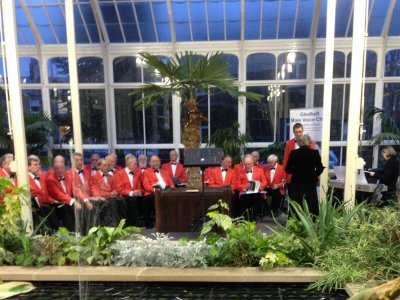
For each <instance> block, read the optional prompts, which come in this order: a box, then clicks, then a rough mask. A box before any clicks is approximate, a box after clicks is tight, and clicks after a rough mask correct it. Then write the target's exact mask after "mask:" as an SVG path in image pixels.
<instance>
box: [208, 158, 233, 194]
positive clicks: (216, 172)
mask: <svg viewBox="0 0 400 300" xmlns="http://www.w3.org/2000/svg"><path fill="white" fill-rule="evenodd" d="M208 186H209V187H230V188H231V191H232V192H234V191H235V189H236V173H235V171H234V170H233V169H232V157H231V156H230V155H228V154H227V155H225V156H224V157H223V158H222V161H221V166H220V167H217V168H212V169H211V170H210V175H209V182H208Z"/></svg>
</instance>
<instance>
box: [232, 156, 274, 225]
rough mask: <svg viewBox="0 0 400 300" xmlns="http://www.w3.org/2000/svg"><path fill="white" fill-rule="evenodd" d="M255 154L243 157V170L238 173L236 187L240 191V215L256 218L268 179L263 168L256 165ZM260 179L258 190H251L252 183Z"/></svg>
mask: <svg viewBox="0 0 400 300" xmlns="http://www.w3.org/2000/svg"><path fill="white" fill-rule="evenodd" d="M253 161H254V160H253V156H252V155H251V154H247V155H245V157H244V158H243V166H244V169H243V170H239V172H238V173H237V174H236V179H237V181H236V188H237V190H238V191H239V200H238V202H239V203H238V209H239V210H238V211H239V214H240V215H244V216H245V217H249V218H250V219H251V220H256V217H257V216H258V215H259V211H260V206H261V202H262V199H263V197H262V195H261V194H260V192H261V191H263V190H264V189H265V186H266V185H267V180H266V178H265V174H264V172H263V170H262V169H261V168H257V167H254V163H253ZM256 181H258V182H259V188H258V190H256V191H253V190H251V188H252V185H254V183H255V182H256Z"/></svg>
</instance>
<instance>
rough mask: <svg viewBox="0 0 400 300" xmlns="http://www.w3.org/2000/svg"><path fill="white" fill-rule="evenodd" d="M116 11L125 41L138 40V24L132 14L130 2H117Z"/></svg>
mask: <svg viewBox="0 0 400 300" xmlns="http://www.w3.org/2000/svg"><path fill="white" fill-rule="evenodd" d="M117 7H118V13H119V16H120V18H121V23H122V28H123V29H124V34H125V38H126V41H127V42H131V43H132V42H140V37H139V32H138V26H137V23H136V18H135V15H134V14H133V7H132V3H118V4H117Z"/></svg>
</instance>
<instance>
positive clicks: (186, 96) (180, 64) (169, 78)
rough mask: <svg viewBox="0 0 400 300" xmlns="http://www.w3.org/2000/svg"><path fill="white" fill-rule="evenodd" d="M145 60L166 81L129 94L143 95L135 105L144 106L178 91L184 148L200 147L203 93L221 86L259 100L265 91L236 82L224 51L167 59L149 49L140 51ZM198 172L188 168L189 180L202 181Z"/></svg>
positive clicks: (147, 85)
mask: <svg viewBox="0 0 400 300" xmlns="http://www.w3.org/2000/svg"><path fill="white" fill-rule="evenodd" d="M140 55H141V57H142V59H143V61H144V63H145V64H147V65H148V66H149V67H151V68H153V69H154V70H155V72H156V73H157V74H159V76H160V77H161V78H163V82H161V83H160V84H153V83H148V84H146V85H144V86H141V87H138V88H135V89H134V90H133V91H132V92H131V93H130V95H139V97H141V98H140V99H138V100H137V101H136V102H135V106H136V107H137V108H139V109H144V108H146V107H149V106H153V105H155V104H156V103H157V101H158V100H159V99H160V98H162V97H164V96H167V95H171V94H176V95H178V96H179V97H180V99H181V102H182V104H183V108H184V110H185V111H186V116H185V120H184V125H183V141H182V142H183V144H184V146H185V149H188V148H192V149H193V148H194V149H196V148H199V147H200V143H201V135H200V123H201V122H202V121H204V120H205V118H204V117H203V116H202V115H201V114H200V112H199V110H198V100H199V96H200V95H201V94H208V93H211V92H212V91H215V90H218V91H219V92H222V93H224V92H225V93H229V94H230V95H232V96H233V97H246V98H247V99H250V100H257V101H260V100H261V98H262V95H260V94H256V93H251V92H242V91H239V90H238V87H237V86H236V85H235V78H234V77H232V76H231V75H230V74H229V69H228V63H227V62H226V60H225V59H224V55H223V53H221V52H215V53H211V54H206V55H199V54H196V53H193V52H189V51H186V52H185V53H178V54H176V55H175V56H173V57H171V58H170V59H169V60H168V62H164V61H163V59H162V58H160V57H157V56H154V55H151V54H149V53H141V54H140ZM191 173H193V174H196V173H197V174H198V173H199V172H198V170H192V172H191V171H190V170H189V171H188V178H189V183H190V181H192V182H193V181H199V180H200V179H199V178H195V176H194V175H193V177H192V175H191Z"/></svg>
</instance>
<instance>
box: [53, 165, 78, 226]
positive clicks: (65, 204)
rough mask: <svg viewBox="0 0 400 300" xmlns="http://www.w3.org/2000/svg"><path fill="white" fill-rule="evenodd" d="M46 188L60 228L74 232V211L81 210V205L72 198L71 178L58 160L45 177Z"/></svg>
mask: <svg viewBox="0 0 400 300" xmlns="http://www.w3.org/2000/svg"><path fill="white" fill-rule="evenodd" d="M46 186H47V190H48V192H49V198H50V201H51V203H53V204H55V206H56V213H57V215H58V217H59V219H60V220H61V223H62V226H64V227H66V228H67V229H68V230H69V231H75V213H74V209H75V210H77V211H79V210H82V205H81V204H80V203H79V201H77V200H76V199H75V198H74V197H73V194H72V178H71V176H70V175H69V174H68V173H67V172H66V171H65V164H64V163H63V162H61V161H60V160H59V159H58V160H57V161H56V163H55V164H54V165H53V172H51V173H50V174H48V175H47V178H46Z"/></svg>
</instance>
